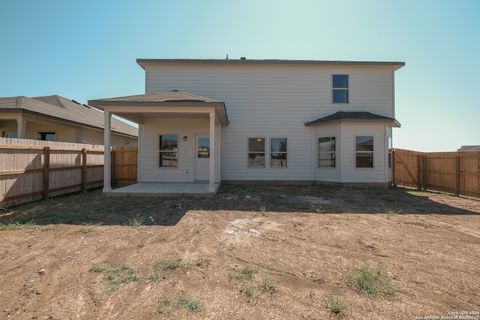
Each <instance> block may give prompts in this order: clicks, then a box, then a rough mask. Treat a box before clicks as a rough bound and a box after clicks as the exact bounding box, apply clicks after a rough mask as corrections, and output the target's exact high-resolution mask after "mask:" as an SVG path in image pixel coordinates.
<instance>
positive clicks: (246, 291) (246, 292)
mask: <svg viewBox="0 0 480 320" xmlns="http://www.w3.org/2000/svg"><path fill="white" fill-rule="evenodd" d="M240 292H242V293H243V294H244V295H245V296H246V297H247V298H249V299H251V298H253V297H254V296H255V290H254V289H253V288H252V287H251V286H245V287H243V288H242V289H241V290H240Z"/></svg>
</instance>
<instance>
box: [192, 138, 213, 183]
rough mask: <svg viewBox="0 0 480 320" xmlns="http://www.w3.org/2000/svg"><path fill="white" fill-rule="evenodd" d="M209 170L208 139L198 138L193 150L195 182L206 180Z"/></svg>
mask: <svg viewBox="0 0 480 320" xmlns="http://www.w3.org/2000/svg"><path fill="white" fill-rule="evenodd" d="M209 169H210V138H209V137H204V136H198V137H197V142H196V148H195V180H208V172H209V171H210V170H209Z"/></svg>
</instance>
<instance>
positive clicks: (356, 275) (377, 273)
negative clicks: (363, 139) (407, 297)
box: [350, 264, 393, 295]
mask: <svg viewBox="0 0 480 320" xmlns="http://www.w3.org/2000/svg"><path fill="white" fill-rule="evenodd" d="M350 278H351V280H352V281H353V283H354V285H355V286H356V288H357V289H359V290H360V291H361V292H363V293H365V294H367V295H374V294H392V293H393V286H392V283H391V280H390V278H388V277H387V275H386V274H385V272H384V271H383V269H382V268H381V267H379V266H376V267H370V266H368V265H366V264H364V265H361V266H359V267H357V268H356V269H355V270H353V271H352V272H351V274H350Z"/></svg>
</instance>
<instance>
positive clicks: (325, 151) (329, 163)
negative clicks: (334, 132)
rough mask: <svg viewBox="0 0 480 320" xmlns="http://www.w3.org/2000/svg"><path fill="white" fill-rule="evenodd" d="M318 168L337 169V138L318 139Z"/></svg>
mask: <svg viewBox="0 0 480 320" xmlns="http://www.w3.org/2000/svg"><path fill="white" fill-rule="evenodd" d="M318 166H319V167H320V168H335V137H323V138H318Z"/></svg>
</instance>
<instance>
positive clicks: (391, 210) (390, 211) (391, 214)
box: [385, 209, 400, 219]
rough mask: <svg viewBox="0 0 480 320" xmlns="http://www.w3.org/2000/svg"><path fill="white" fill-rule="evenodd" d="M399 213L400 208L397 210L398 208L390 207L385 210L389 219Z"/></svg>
mask: <svg viewBox="0 0 480 320" xmlns="http://www.w3.org/2000/svg"><path fill="white" fill-rule="evenodd" d="M399 213H400V210H396V209H388V210H387V212H385V214H386V215H387V219H390V218H393V217H396V216H397V215H398V214H399Z"/></svg>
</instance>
